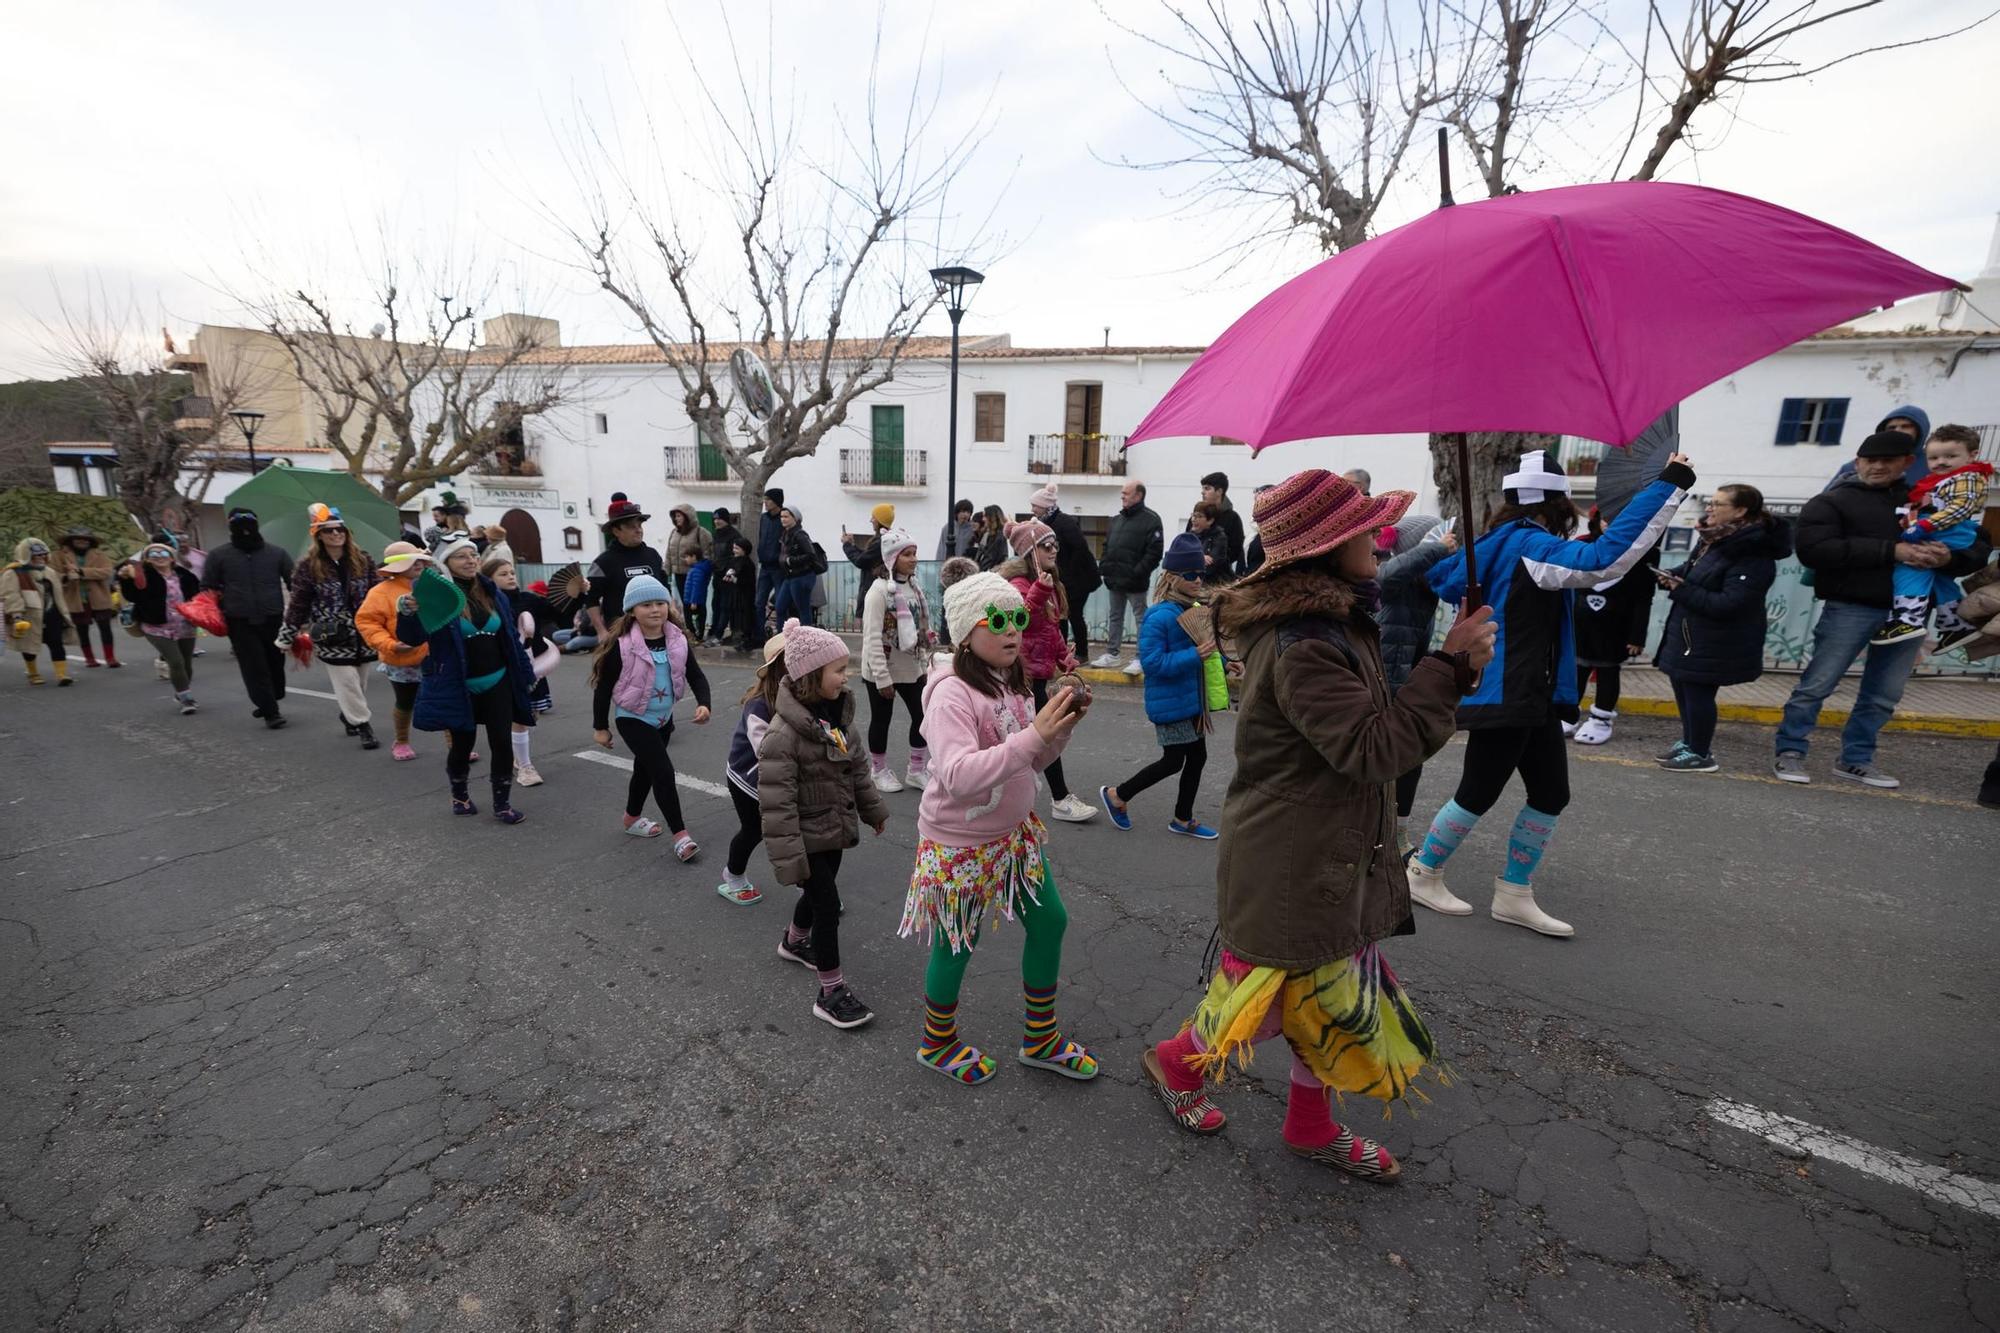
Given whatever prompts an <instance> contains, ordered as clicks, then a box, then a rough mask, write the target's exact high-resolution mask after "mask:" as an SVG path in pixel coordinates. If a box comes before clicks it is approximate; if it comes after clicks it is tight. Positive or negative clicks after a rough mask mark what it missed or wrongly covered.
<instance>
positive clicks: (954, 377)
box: [931, 264, 986, 527]
mask: <svg viewBox="0 0 2000 1333" xmlns="http://www.w3.org/2000/svg"><path fill="white" fill-rule="evenodd" d="M931 281H932V282H934V283H936V284H937V294H938V299H939V300H941V301H943V302H944V309H945V313H946V314H948V315H950V316H951V436H950V442H949V445H948V447H947V450H946V453H945V458H946V460H947V462H946V464H945V474H944V478H945V479H944V489H945V495H944V504H945V510H944V517H945V525H946V526H947V527H949V526H950V525H951V519H952V506H954V505H956V504H957V503H958V322H959V321H960V320H961V319H964V318H965V297H966V293H967V291H968V289H970V288H973V287H977V286H978V285H979V284H980V283H982V282H984V281H986V275H985V274H984V273H978V272H975V271H973V270H972V269H969V268H966V267H965V266H964V265H962V264H960V265H954V266H953V267H951V268H934V269H932V270H931Z"/></svg>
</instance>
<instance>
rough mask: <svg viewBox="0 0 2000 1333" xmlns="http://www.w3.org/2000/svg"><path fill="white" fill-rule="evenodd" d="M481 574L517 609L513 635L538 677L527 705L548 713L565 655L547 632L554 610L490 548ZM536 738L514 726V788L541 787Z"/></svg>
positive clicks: (522, 727) (523, 727) (531, 730)
mask: <svg viewBox="0 0 2000 1333" xmlns="http://www.w3.org/2000/svg"><path fill="white" fill-rule="evenodd" d="M479 572H480V573H481V574H484V575H485V576H486V577H487V578H489V579H492V580H493V586H494V587H496V588H498V589H500V591H501V592H504V593H506V594H507V600H508V601H509V602H510V603H511V604H512V605H513V607H514V634H515V637H517V638H518V639H520V641H521V650H522V651H523V652H525V653H526V654H527V655H528V665H529V667H530V668H532V669H533V671H534V673H535V683H534V685H533V686H532V687H530V688H529V690H528V704H529V707H530V708H532V709H533V710H534V712H536V713H537V714H540V713H546V712H548V711H549V708H550V706H551V703H552V696H551V695H550V692H549V672H550V671H553V670H554V669H555V665H556V663H557V662H559V661H561V660H562V651H561V650H560V649H559V648H557V647H556V646H555V645H554V644H553V643H552V642H550V640H549V636H548V629H547V627H548V626H549V625H551V624H553V623H554V621H555V608H554V607H552V606H550V605H549V603H548V599H547V598H545V597H543V596H542V595H541V594H540V593H537V592H530V591H529V590H528V589H526V588H523V587H522V586H521V576H520V574H519V572H518V571H517V570H516V569H515V567H514V562H513V561H511V560H507V559H504V558H499V557H496V556H494V555H493V554H492V552H491V548H488V553H487V555H486V558H485V559H484V560H482V561H480V563H479ZM542 586H543V587H547V586H548V585H546V584H544V585H542ZM534 738H535V729H534V728H533V727H531V726H528V725H526V724H525V723H521V722H516V723H515V724H514V732H513V735H512V736H510V737H509V738H508V739H509V740H510V741H511V742H512V748H513V751H514V785H515V786H517V787H539V786H541V785H542V782H543V778H542V775H541V771H540V770H539V769H537V768H536V767H535V756H534Z"/></svg>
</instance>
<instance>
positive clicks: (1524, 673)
mask: <svg viewBox="0 0 2000 1333" xmlns="http://www.w3.org/2000/svg"><path fill="white" fill-rule="evenodd" d="M1692 485H1694V472H1693V470H1692V469H1691V468H1689V467H1688V460H1687V457H1686V455H1684V454H1674V455H1673V456H1672V457H1671V458H1669V459H1668V461H1667V465H1666V467H1665V468H1663V469H1661V472H1660V478H1659V480H1658V481H1655V482H1652V483H1650V484H1648V485H1647V486H1645V487H1643V488H1642V489H1641V490H1640V491H1639V493H1638V494H1637V495H1634V496H1633V497H1632V499H1631V500H1630V501H1629V502H1628V503H1627V504H1626V506H1625V508H1624V509H1623V510H1622V511H1620V513H1619V515H1618V517H1617V518H1616V519H1614V520H1612V522H1611V525H1610V526H1609V527H1608V528H1606V529H1605V531H1604V535H1603V536H1601V537H1599V538H1598V539H1597V540H1595V541H1571V540H1570V539H1569V534H1570V533H1571V532H1573V531H1575V530H1576V525H1577V517H1578V515H1577V511H1576V505H1575V504H1574V503H1572V502H1571V500H1570V498H1569V478H1568V477H1567V476H1565V475H1564V474H1563V471H1562V469H1561V467H1560V466H1558V465H1557V464H1556V463H1555V462H1554V460H1552V459H1550V458H1549V457H1548V456H1547V455H1546V453H1545V452H1544V451H1542V450H1540V449H1535V450H1531V451H1530V452H1528V453H1526V454H1523V455H1522V456H1521V462H1520V470H1519V471H1517V472H1514V473H1512V474H1510V475H1509V476H1508V477H1507V479H1506V483H1505V488H1504V490H1503V494H1504V496H1505V498H1506V503H1505V504H1503V505H1502V506H1501V507H1500V509H1499V511H1498V512H1497V513H1495V514H1493V515H1490V516H1489V517H1488V519H1487V523H1486V528H1487V530H1486V532H1485V534H1484V535H1483V536H1481V537H1480V538H1479V544H1478V547H1477V551H1478V555H1479V576H1480V579H1481V581H1482V584H1483V586H1484V588H1485V593H1486V597H1487V599H1488V600H1489V601H1490V602H1491V604H1492V607H1493V622H1494V624H1495V625H1497V626H1499V636H1500V637H1499V642H1500V643H1501V645H1503V646H1502V649H1501V656H1500V660H1499V661H1497V662H1495V663H1494V665H1493V669H1492V670H1490V671H1488V672H1487V673H1486V674H1485V675H1484V676H1483V677H1482V678H1481V680H1480V682H1479V686H1478V688H1477V689H1476V690H1474V691H1473V692H1472V693H1471V694H1469V695H1467V696H1466V697H1465V700H1464V702H1463V703H1461V704H1460V705H1459V709H1458V725H1459V726H1460V727H1461V728H1463V729H1464V730H1465V731H1466V732H1467V733H1468V735H1467V737H1466V745H1465V769H1464V771H1463V773H1461V774H1460V776H1459V780H1458V791H1457V793H1456V794H1455V795H1454V796H1453V797H1452V799H1451V800H1449V801H1447V802H1445V805H1444V808H1443V809H1442V810H1440V811H1438V813H1437V817H1436V818H1435V819H1433V820H1432V821H1431V826H1430V831H1429V832H1428V833H1426V834H1425V835H1424V838H1423V842H1422V844H1421V845H1420V846H1419V847H1418V848H1417V854H1416V856H1415V857H1414V858H1412V860H1411V862H1410V896H1411V897H1412V898H1414V899H1416V901H1418V902H1420V903H1422V904H1423V905H1424V906H1425V907H1428V908H1430V909H1431V910H1432V911H1434V912H1443V913H1444V914H1446V915H1447V916H1468V915H1470V914H1471V912H1472V904H1470V903H1468V902H1466V901H1465V900H1464V899H1462V898H1459V897H1458V896H1457V895H1455V894H1453V893H1452V892H1451V890H1450V889H1448V888H1446V887H1445V882H1444V863H1445V862H1446V861H1447V860H1448V859H1450V857H1451V854H1452V853H1453V852H1454V851H1456V850H1458V845H1459V843H1460V842H1461V841H1462V840H1463V839H1464V838H1465V835H1466V834H1468V833H1470V832H1471V831H1472V826H1473V825H1474V824H1477V823H1478V822H1479V819H1480V816H1482V815H1484V814H1485V813H1486V812H1487V811H1488V810H1490V809H1492V808H1493V804H1494V802H1495V801H1498V800H1499V799H1500V793H1501V792H1502V791H1503V790H1504V789H1505V788H1506V786H1507V781H1508V779H1509V778H1511V777H1512V776H1513V775H1514V774H1515V773H1519V774H1520V775H1521V781H1522V783H1523V784H1524V785H1525V787H1526V789H1527V803H1526V804H1525V805H1524V806H1522V808H1521V813H1520V814H1519V815H1517V816H1516V817H1515V819H1514V828H1513V831H1512V833H1510V834H1509V835H1508V839H1507V867H1506V870H1505V871H1504V872H1503V873H1502V874H1501V876H1500V877H1499V878H1498V879H1496V880H1495V881H1494V882H1493V906H1492V914H1493V919H1494V920H1495V921H1506V922H1509V923H1511V924H1513V925H1517V926H1525V927H1527V928H1528V929H1529V930H1533V931H1538V932H1540V933H1541V934H1543V935H1553V936H1559V937H1567V936H1570V935H1574V934H1575V933H1576V931H1575V928H1574V927H1572V926H1571V925H1570V924H1569V923H1568V922H1566V921H1559V920H1557V919H1556V918H1555V917H1553V916H1550V915H1549V914H1548V913H1547V912H1544V911H1543V910H1542V909H1541V907H1540V906H1538V905H1537V904H1536V902H1535V894H1534V887H1533V885H1534V874H1535V867H1536V866H1537V865H1539V864H1540V863H1541V859H1542V855H1543V853H1544V852H1545V851H1546V850H1547V848H1548V844H1549V839H1550V838H1551V837H1552V836H1553V835H1554V833H1555V828H1556V819H1557V817H1558V816H1560V815H1561V814H1562V812H1563V807H1564V806H1566V805H1568V804H1569V755H1568V753H1567V750H1566V747H1565V746H1564V744H1563V734H1562V724H1563V723H1564V722H1573V721H1575V720H1576V715H1577V688H1576V643H1575V633H1574V630H1573V629H1572V624H1573V618H1572V611H1571V596H1572V590H1573V589H1577V588H1591V587H1595V586H1597V585H1599V584H1601V583H1604V582H1605V581H1607V580H1610V579H1618V578H1622V577H1624V575H1625V573H1626V571H1628V570H1630V569H1631V568H1632V567H1633V566H1635V565H1637V564H1638V563H1639V561H1640V560H1641V559H1642V558H1643V557H1644V556H1645V554H1646V552H1647V551H1648V550H1650V549H1652V547H1653V544H1654V543H1655V542H1657V541H1658V540H1659V538H1660V534H1661V533H1662V532H1663V531H1665V529H1666V526H1667V523H1668V521H1669V520H1670V519H1672V518H1673V515H1674V511H1675V510H1676V509H1677V508H1679V507H1680V502H1681V500H1682V498H1683V497H1685V496H1686V494H1687V491H1688V488H1689V487H1690V486H1692ZM1430 583H1431V589H1432V591H1434V592H1436V593H1437V595H1438V596H1439V597H1441V598H1443V599H1444V600H1446V601H1449V602H1456V601H1458V600H1459V599H1460V598H1462V597H1463V596H1464V595H1465V552H1463V551H1460V552H1459V553H1457V554H1456V555H1453V556H1451V557H1450V558H1449V559H1447V560H1445V561H1443V562H1442V563H1441V564H1439V565H1438V566H1437V567H1436V568H1435V569H1433V570H1431V575H1430Z"/></svg>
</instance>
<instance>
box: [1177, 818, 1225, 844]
mask: <svg viewBox="0 0 2000 1333" xmlns="http://www.w3.org/2000/svg"><path fill="white" fill-rule="evenodd" d="M1167 832H1169V833H1178V834H1180V835H1181V836H1182V837H1183V838H1200V839H1201V840H1202V841H1203V842H1214V841H1215V840H1216V839H1217V838H1219V837H1221V836H1222V835H1221V834H1220V833H1217V832H1216V831H1215V830H1214V829H1212V828H1210V827H1209V826H1208V825H1206V824H1204V823H1202V822H1201V821H1200V820H1190V821H1189V822H1187V823H1185V824H1183V823H1181V821H1180V820H1178V819H1170V820H1168V821H1167Z"/></svg>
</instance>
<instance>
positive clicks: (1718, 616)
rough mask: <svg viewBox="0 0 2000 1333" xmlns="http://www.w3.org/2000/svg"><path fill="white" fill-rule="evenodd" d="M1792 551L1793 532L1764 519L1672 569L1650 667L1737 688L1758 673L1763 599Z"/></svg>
mask: <svg viewBox="0 0 2000 1333" xmlns="http://www.w3.org/2000/svg"><path fill="white" fill-rule="evenodd" d="M1791 553H1792V529H1791V525H1790V524H1788V523H1786V522H1785V520H1783V519H1781V518H1777V517H1775V516H1774V517H1770V518H1767V519H1766V520H1765V522H1763V523H1755V524H1752V525H1750V526H1749V527H1746V528H1743V529H1741V530H1740V531H1738V532H1733V533H1731V534H1730V535H1729V536H1727V537H1725V538H1723V539H1722V540H1721V541H1719V542H1717V543H1715V544H1714V545H1713V546H1711V547H1709V548H1708V549H1707V550H1705V551H1703V552H1702V553H1701V555H1700V557H1699V558H1697V559H1696V560H1694V561H1692V562H1691V563H1689V564H1684V565H1682V566H1681V567H1680V568H1679V569H1676V570H1674V571H1672V572H1673V573H1675V574H1678V575H1680V576H1681V579H1682V583H1681V585H1680V586H1679V587H1678V588H1675V589H1674V590H1673V591H1672V592H1670V593H1668V594H1667V600H1668V601H1669V602H1670V603H1672V605H1671V607H1670V608H1669V610H1668V611H1667V624H1666V628H1665V629H1664V630H1663V631H1662V632H1661V634H1660V651H1659V653H1658V654H1656V655H1655V656H1654V658H1653V665H1655V666H1657V667H1659V669H1660V670H1662V671H1664V672H1666V673H1667V675H1669V676H1671V677H1673V678H1674V679H1675V680H1685V681H1691V682H1694V683H1697V684H1704V685H1741V684H1744V683H1745V682H1747V681H1753V680H1755V679H1757V677H1759V676H1761V675H1763V674H1764V631H1765V628H1766V622H1767V617H1766V615H1765V611H1764V596H1765V594H1766V593H1768V592H1769V591H1770V590H1771V583H1772V581H1773V580H1774V579H1776V578H1777V577H1778V562H1779V561H1780V560H1783V559H1784V558H1785V557H1786V556H1788V555H1790V554H1791Z"/></svg>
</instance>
